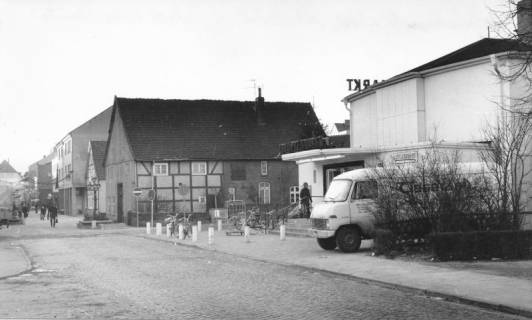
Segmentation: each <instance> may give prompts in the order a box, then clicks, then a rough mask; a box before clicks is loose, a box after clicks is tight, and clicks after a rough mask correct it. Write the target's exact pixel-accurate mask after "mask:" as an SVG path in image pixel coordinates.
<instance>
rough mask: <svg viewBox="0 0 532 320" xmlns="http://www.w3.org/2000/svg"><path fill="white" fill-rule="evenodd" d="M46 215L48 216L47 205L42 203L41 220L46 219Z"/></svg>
mask: <svg viewBox="0 0 532 320" xmlns="http://www.w3.org/2000/svg"><path fill="white" fill-rule="evenodd" d="M44 216H46V206H45V205H44V204H41V220H44Z"/></svg>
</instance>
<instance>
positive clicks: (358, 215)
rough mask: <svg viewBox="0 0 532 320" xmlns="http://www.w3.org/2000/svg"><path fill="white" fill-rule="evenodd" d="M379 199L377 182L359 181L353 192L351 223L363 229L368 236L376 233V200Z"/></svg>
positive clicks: (350, 208) (350, 205) (350, 207)
mask: <svg viewBox="0 0 532 320" xmlns="http://www.w3.org/2000/svg"><path fill="white" fill-rule="evenodd" d="M376 197H377V182H376V181H371V180H368V181H357V182H355V185H354V187H353V191H352V192H351V198H350V204H349V211H350V217H351V223H352V224H356V225H358V226H359V227H360V229H362V233H363V234H364V235H366V236H373V234H374V232H375V216H374V215H373V210H374V208H375V198H376Z"/></svg>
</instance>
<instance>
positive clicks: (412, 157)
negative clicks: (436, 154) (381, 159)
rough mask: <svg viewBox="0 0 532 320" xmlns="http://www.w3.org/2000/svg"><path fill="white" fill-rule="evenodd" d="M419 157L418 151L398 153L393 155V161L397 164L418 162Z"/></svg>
mask: <svg viewBox="0 0 532 320" xmlns="http://www.w3.org/2000/svg"><path fill="white" fill-rule="evenodd" d="M417 157H418V153H417V151H409V152H398V153H394V154H392V159H393V161H394V162H395V163H409V162H417Z"/></svg>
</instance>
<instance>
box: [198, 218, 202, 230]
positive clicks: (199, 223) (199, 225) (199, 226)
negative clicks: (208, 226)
mask: <svg viewBox="0 0 532 320" xmlns="http://www.w3.org/2000/svg"><path fill="white" fill-rule="evenodd" d="M198 232H201V220H200V221H198Z"/></svg>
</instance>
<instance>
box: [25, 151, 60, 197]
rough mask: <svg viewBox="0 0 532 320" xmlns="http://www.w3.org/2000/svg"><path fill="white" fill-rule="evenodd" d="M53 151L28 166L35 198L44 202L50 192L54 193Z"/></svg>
mask: <svg viewBox="0 0 532 320" xmlns="http://www.w3.org/2000/svg"><path fill="white" fill-rule="evenodd" d="M54 157H55V154H54V153H53V152H52V153H50V154H49V155H47V156H43V158H42V159H41V160H39V161H36V162H34V163H33V164H31V165H30V166H29V168H28V178H30V179H31V181H32V182H33V191H34V192H33V195H34V196H33V199H38V200H39V201H41V202H43V201H44V200H46V198H47V197H48V195H49V194H52V193H53V185H54V180H53V174H52V159H53V158H54Z"/></svg>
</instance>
